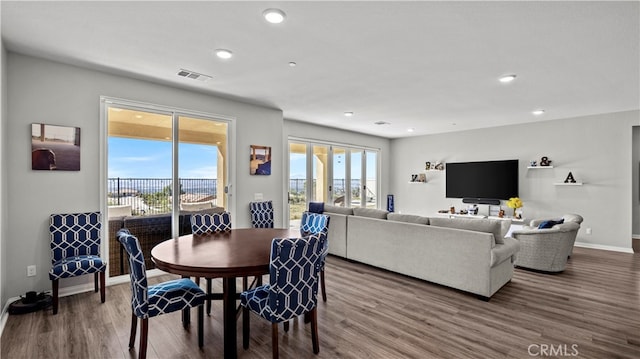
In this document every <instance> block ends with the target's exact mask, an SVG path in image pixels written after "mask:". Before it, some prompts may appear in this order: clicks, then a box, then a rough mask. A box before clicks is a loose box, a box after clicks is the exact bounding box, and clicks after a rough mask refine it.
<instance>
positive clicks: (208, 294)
mask: <svg viewBox="0 0 640 359" xmlns="http://www.w3.org/2000/svg"><path fill="white" fill-rule="evenodd" d="M207 315H211V278H207Z"/></svg>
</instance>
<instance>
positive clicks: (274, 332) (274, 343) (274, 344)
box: [271, 323, 280, 359]
mask: <svg viewBox="0 0 640 359" xmlns="http://www.w3.org/2000/svg"><path fill="white" fill-rule="evenodd" d="M271 352H272V357H273V359H278V357H279V356H280V354H279V353H278V323H271Z"/></svg>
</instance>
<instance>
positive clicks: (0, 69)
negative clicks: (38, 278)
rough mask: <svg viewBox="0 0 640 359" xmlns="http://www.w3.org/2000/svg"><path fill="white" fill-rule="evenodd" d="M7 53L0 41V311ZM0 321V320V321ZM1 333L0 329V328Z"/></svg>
mask: <svg viewBox="0 0 640 359" xmlns="http://www.w3.org/2000/svg"><path fill="white" fill-rule="evenodd" d="M6 59H7V51H6V50H5V48H4V43H3V42H2V41H1V40H0V311H1V310H2V307H3V306H4V303H6V302H7V299H8V298H9V297H8V296H7V288H6V287H7V279H6V278H7V265H6V263H7V261H6V253H7V251H6V249H5V248H6V245H7V238H8V237H7V226H6V225H5V223H7V207H8V206H7V201H6V198H7V181H6V180H5V176H6V157H7V151H6V141H5V140H4V138H5V136H4V134H5V128H6V127H7V61H6ZM0 320H1V319H0ZM0 331H1V327H0Z"/></svg>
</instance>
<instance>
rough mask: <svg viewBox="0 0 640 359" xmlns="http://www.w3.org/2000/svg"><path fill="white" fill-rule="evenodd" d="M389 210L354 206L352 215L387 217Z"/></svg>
mask: <svg viewBox="0 0 640 359" xmlns="http://www.w3.org/2000/svg"><path fill="white" fill-rule="evenodd" d="M387 214H389V212H387V211H385V210H383V209H375V208H362V207H355V208H354V209H353V215H354V216H360V217H369V218H377V219H387Z"/></svg>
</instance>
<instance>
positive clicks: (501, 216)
mask: <svg viewBox="0 0 640 359" xmlns="http://www.w3.org/2000/svg"><path fill="white" fill-rule="evenodd" d="M498 217H500V218H504V209H502V208H500V211H498Z"/></svg>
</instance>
